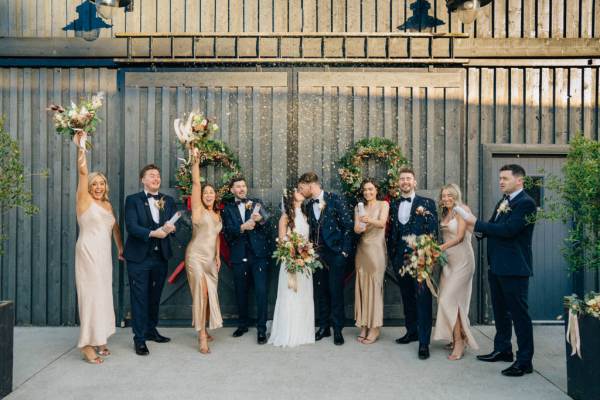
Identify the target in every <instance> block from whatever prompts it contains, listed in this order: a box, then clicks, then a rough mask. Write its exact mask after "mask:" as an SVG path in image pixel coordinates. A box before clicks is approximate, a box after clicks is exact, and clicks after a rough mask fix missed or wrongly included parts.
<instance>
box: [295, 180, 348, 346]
mask: <svg viewBox="0 0 600 400" xmlns="http://www.w3.org/2000/svg"><path fill="white" fill-rule="evenodd" d="M298 190H299V191H300V193H302V195H303V196H304V197H305V198H307V199H309V200H308V222H309V225H310V232H309V236H310V240H311V241H312V242H313V243H314V244H315V246H316V249H317V253H318V254H319V258H320V260H321V261H322V262H323V264H324V267H325V268H323V269H319V270H317V271H316V272H315V275H314V284H315V295H316V297H317V300H318V301H317V303H318V316H319V324H320V327H319V329H318V330H317V332H316V333H315V340H321V339H322V338H324V337H329V336H331V330H330V327H331V325H333V343H334V344H335V345H338V346H339V345H342V344H344V337H343V336H342V329H343V327H344V321H345V316H344V271H345V268H346V264H347V262H348V257H349V256H350V254H352V240H353V237H352V235H353V229H354V223H353V221H352V213H351V211H350V209H349V208H348V206H347V204H346V202H345V201H344V200H343V199H342V198H341V197H340V196H338V195H337V194H335V193H331V192H325V191H323V189H322V188H321V184H320V182H319V177H318V176H317V174H315V173H314V172H307V173H305V174H303V175H302V176H301V177H300V179H299V180H298Z"/></svg>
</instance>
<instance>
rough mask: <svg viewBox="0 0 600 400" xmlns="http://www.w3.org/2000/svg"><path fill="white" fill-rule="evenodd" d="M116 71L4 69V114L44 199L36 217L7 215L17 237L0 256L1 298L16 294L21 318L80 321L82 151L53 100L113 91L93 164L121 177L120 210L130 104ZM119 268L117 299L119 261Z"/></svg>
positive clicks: (116, 197) (30, 180)
mask: <svg viewBox="0 0 600 400" xmlns="http://www.w3.org/2000/svg"><path fill="white" fill-rule="evenodd" d="M116 76H117V74H116V71H115V70H109V69H103V68H100V69H98V68H86V69H84V68H62V69H59V68H57V69H47V68H22V69H19V68H10V69H9V68H1V69H0V115H4V117H5V120H6V121H5V125H4V128H5V130H6V131H8V132H10V134H11V136H12V137H13V138H15V139H18V141H19V144H20V146H21V155H22V160H23V162H24V164H25V170H26V188H27V189H28V190H31V191H32V192H33V201H34V203H35V204H36V205H38V206H39V207H40V212H39V214H37V215H35V216H33V217H28V216H25V215H24V214H23V212H21V211H15V210H13V211H10V212H9V213H8V214H6V215H4V216H2V224H3V229H4V230H5V232H6V233H7V234H8V236H9V240H8V241H6V242H5V243H4V255H3V256H0V298H9V299H14V300H15V301H16V302H15V303H16V322H17V323H18V324H35V325H61V324H68V325H72V324H75V323H76V304H77V303H76V294H75V278H74V274H75V272H74V257H75V255H74V251H75V241H76V237H77V221H76V217H75V198H74V196H75V191H76V182H77V175H76V174H77V171H76V166H75V162H76V151H75V146H71V145H69V144H68V140H67V139H66V138H63V137H61V136H59V135H58V134H56V133H55V129H54V126H53V124H52V118H51V116H50V114H49V113H48V112H47V111H46V107H47V106H48V104H50V103H57V104H68V103H69V102H70V101H78V100H79V98H80V97H82V96H88V95H90V94H91V93H94V92H97V91H99V90H102V91H104V92H105V93H106V102H105V106H104V107H103V108H102V109H101V111H100V118H101V119H102V122H101V123H100V124H99V125H98V129H97V132H96V133H95V134H94V136H93V142H94V149H93V152H92V153H91V155H90V156H89V157H88V161H89V166H90V170H97V171H103V172H104V173H106V175H107V177H108V180H109V183H113V185H114V186H112V187H111V192H110V198H111V203H112V205H113V207H114V210H115V212H117V213H120V210H121V208H122V207H121V203H122V199H121V197H120V190H119V182H120V180H121V168H120V158H121V156H120V152H119V150H118V149H120V148H121V145H122V142H121V123H120V120H121V115H122V111H121V105H120V104H121V103H120V102H121V100H120V97H119V95H118V92H117V80H116ZM45 169H48V170H49V176H48V177H47V178H43V177H40V176H38V175H31V174H32V173H36V172H39V171H42V170H45ZM117 218H118V215H117ZM113 273H114V277H115V279H114V281H115V287H114V296H115V297H114V298H115V305H117V304H118V303H117V302H118V299H119V297H118V293H117V289H118V288H117V287H116V284H117V282H118V274H119V269H118V264H116V263H115V269H114V272H113Z"/></svg>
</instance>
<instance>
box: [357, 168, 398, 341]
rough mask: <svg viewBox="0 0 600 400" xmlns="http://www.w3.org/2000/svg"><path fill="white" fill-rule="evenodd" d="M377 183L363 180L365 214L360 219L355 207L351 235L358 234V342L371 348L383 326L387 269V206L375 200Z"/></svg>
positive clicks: (362, 190)
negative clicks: (370, 345) (369, 345)
mask: <svg viewBox="0 0 600 400" xmlns="http://www.w3.org/2000/svg"><path fill="white" fill-rule="evenodd" d="M378 190H379V189H378V187H377V183H376V182H375V181H374V180H373V179H365V180H364V181H363V182H362V185H361V192H362V195H363V197H364V199H365V201H366V204H364V210H365V214H364V215H360V212H359V208H358V206H357V207H356V209H355V211H354V231H355V232H356V233H357V234H360V235H361V237H360V241H359V243H358V247H357V249H356V259H355V264H356V283H355V293H354V317H355V319H356V326H357V327H359V328H360V334H359V336H358V341H359V342H361V343H363V344H372V343H374V342H375V341H376V340H377V338H378V337H379V329H380V328H381V326H383V277H384V275H385V266H386V255H387V251H386V244H385V226H386V222H387V219H388V214H389V210H390V206H389V204H388V203H387V202H385V201H379V200H377V192H378Z"/></svg>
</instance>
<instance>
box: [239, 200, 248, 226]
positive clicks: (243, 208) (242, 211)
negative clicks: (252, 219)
mask: <svg viewBox="0 0 600 400" xmlns="http://www.w3.org/2000/svg"><path fill="white" fill-rule="evenodd" d="M236 200H238V201H241V200H242V199H236ZM246 204H248V203H243V202H240V204H238V205H237V208H238V210H239V211H240V217H242V222H246Z"/></svg>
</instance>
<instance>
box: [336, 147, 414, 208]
mask: <svg viewBox="0 0 600 400" xmlns="http://www.w3.org/2000/svg"><path fill="white" fill-rule="evenodd" d="M368 160H377V161H379V162H383V163H384V164H385V166H386V167H387V174H386V178H385V179H383V180H382V181H380V182H379V187H380V191H381V193H382V194H383V195H387V196H390V197H397V196H398V194H399V193H400V188H399V185H398V181H399V179H400V169H401V168H402V167H403V166H406V165H408V161H407V160H406V158H404V156H403V155H402V152H401V151H400V148H399V147H398V146H397V145H396V144H395V143H394V142H392V141H391V140H389V139H385V138H380V137H374V138H367V139H362V140H359V141H358V142H356V143H355V144H354V146H352V147H351V148H350V149H349V150H348V151H347V152H346V154H344V156H343V157H342V158H341V159H340V161H339V163H340V168H339V169H338V173H339V175H340V179H341V181H342V189H343V191H344V192H345V194H346V195H347V196H351V197H356V196H358V195H360V185H361V183H362V181H363V179H364V177H363V172H362V169H363V165H364V164H365V162H366V161H368Z"/></svg>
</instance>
